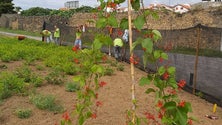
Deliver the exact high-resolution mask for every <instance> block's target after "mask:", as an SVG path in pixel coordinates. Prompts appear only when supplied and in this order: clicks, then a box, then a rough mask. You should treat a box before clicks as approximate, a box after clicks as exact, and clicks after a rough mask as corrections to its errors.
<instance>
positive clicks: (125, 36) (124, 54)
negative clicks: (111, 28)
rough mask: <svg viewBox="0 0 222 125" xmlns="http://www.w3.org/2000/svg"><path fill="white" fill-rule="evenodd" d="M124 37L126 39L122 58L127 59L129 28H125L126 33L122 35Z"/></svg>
mask: <svg viewBox="0 0 222 125" xmlns="http://www.w3.org/2000/svg"><path fill="white" fill-rule="evenodd" d="M122 39H123V41H124V46H123V55H122V59H123V60H126V47H127V45H128V43H129V30H128V29H125V30H124V34H123V36H122Z"/></svg>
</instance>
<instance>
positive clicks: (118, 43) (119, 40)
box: [41, 25, 129, 61]
mask: <svg viewBox="0 0 222 125" xmlns="http://www.w3.org/2000/svg"><path fill="white" fill-rule="evenodd" d="M54 28H55V29H54V34H53V38H54V42H55V44H57V45H61V42H60V29H59V28H58V27H57V26H56V25H55V26H54ZM82 32H85V27H84V26H79V27H78V28H77V29H76V33H75V36H76V38H75V41H74V46H76V47H78V48H79V49H82V41H81V36H82ZM41 34H42V36H43V37H44V41H46V42H47V43H50V42H52V33H51V32H50V31H49V30H43V31H42V32H41ZM128 42H129V31H128V29H125V31H124V33H123V35H122V36H121V35H116V38H115V39H114V41H113V46H114V57H115V58H116V60H117V61H121V60H123V58H124V57H123V56H124V54H125V52H124V51H125V46H124V44H127V43H128ZM123 47H124V48H123Z"/></svg>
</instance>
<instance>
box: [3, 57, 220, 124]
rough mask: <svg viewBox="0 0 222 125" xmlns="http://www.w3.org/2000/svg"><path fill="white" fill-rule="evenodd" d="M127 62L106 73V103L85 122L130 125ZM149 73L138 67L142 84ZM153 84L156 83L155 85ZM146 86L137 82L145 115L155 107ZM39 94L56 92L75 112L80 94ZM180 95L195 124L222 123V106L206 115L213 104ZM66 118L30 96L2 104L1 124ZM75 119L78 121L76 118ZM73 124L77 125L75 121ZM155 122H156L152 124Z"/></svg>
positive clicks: (51, 88)
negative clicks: (24, 114) (25, 113)
mask: <svg viewBox="0 0 222 125" xmlns="http://www.w3.org/2000/svg"><path fill="white" fill-rule="evenodd" d="M121 63H122V64H123V65H124V71H117V70H115V68H114V70H115V72H114V74H113V75H112V76H105V77H103V78H102V79H101V81H105V82H106V83H107V84H106V85H105V86H104V87H102V88H101V89H100V90H99V92H98V93H99V95H98V100H99V101H101V102H102V106H101V107H99V108H98V109H97V118H96V119H91V118H90V119H88V120H87V121H86V123H85V124H84V125H126V122H125V121H126V111H127V110H128V109H131V108H132V103H131V84H132V81H131V75H130V74H131V73H130V65H129V64H128V63H124V62H121ZM22 64H23V63H22V62H20V61H18V62H10V63H3V62H0V65H6V66H7V67H8V68H7V69H0V71H7V70H8V71H14V70H16V68H18V67H21V65H22ZM36 65H41V63H39V64H34V65H31V68H32V70H33V71H34V72H35V73H37V74H40V75H43V76H44V75H47V73H48V71H49V69H47V68H45V69H44V70H43V71H39V70H37V69H36V67H35V66H36ZM146 74H147V73H146V72H143V71H141V70H139V69H135V80H136V82H137V83H138V81H139V79H140V78H141V77H143V76H146ZM73 77H74V76H68V77H67V78H66V80H67V81H71V80H72V78H73ZM151 87H152V86H151ZM145 88H147V87H144V86H143V87H141V86H139V85H136V99H137V100H138V106H137V114H138V115H139V116H143V114H144V113H145V112H147V111H148V112H150V113H154V109H155V106H153V101H154V99H155V98H154V95H153V94H150V95H147V94H145V93H144V92H145ZM35 91H36V92H37V93H40V94H43V95H48V94H50V95H54V96H55V97H56V100H57V102H58V103H60V104H62V105H63V106H64V107H65V110H66V111H67V112H69V113H72V111H73V109H74V105H75V101H76V94H75V93H74V92H67V91H65V86H64V85H60V86H59V85H50V84H44V85H43V86H42V87H39V88H37V89H36V90H35ZM179 96H180V98H181V99H182V100H185V101H188V102H191V104H192V109H193V112H192V113H190V114H189V115H190V116H193V117H194V118H195V119H196V121H194V122H193V125H222V108H220V107H218V108H217V111H216V113H215V114H214V115H216V116H218V117H219V119H217V120H212V119H209V118H207V117H205V115H206V114H208V115H212V114H213V113H212V110H213V104H212V103H209V102H207V101H206V100H204V99H202V98H200V97H198V96H194V95H192V94H190V93H188V92H186V91H183V90H182V91H181V92H180V93H179ZM22 108H25V109H31V110H32V115H31V117H30V118H28V119H20V118H18V117H17V116H16V115H15V110H16V109H22ZM61 119H62V113H53V112H49V111H45V110H40V109H38V108H36V107H35V106H34V105H33V104H32V103H31V102H30V100H29V96H12V97H10V98H9V99H6V100H4V101H3V102H1V103H0V125H59V124H60V120H61ZM73 122H75V120H73ZM73 125H76V124H75V123H73ZM150 125H153V124H150Z"/></svg>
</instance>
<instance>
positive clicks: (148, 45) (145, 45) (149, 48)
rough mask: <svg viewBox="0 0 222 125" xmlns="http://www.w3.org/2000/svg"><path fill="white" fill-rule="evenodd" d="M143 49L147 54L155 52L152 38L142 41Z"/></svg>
mask: <svg viewBox="0 0 222 125" xmlns="http://www.w3.org/2000/svg"><path fill="white" fill-rule="evenodd" d="M142 47H143V48H145V49H146V52H148V53H152V51H153V42H152V40H151V39H150V38H146V39H144V40H143V41H142Z"/></svg>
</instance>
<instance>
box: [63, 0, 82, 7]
mask: <svg viewBox="0 0 222 125" xmlns="http://www.w3.org/2000/svg"><path fill="white" fill-rule="evenodd" d="M65 8H67V9H76V8H79V1H78V0H75V1H67V2H65Z"/></svg>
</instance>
